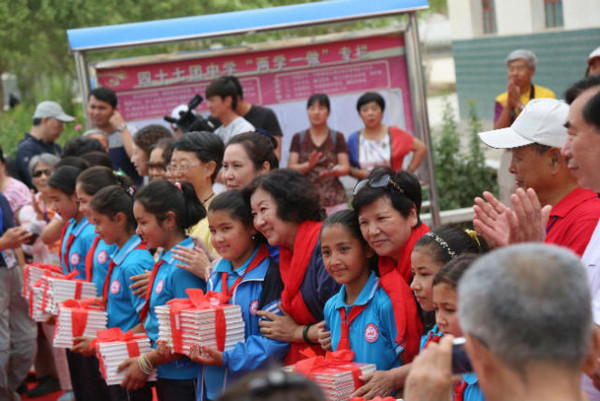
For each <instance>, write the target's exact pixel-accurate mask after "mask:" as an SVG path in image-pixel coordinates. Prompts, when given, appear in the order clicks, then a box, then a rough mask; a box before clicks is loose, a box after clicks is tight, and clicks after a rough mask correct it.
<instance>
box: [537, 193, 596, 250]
mask: <svg viewBox="0 0 600 401" xmlns="http://www.w3.org/2000/svg"><path fill="white" fill-rule="evenodd" d="M598 219H600V198H598V194H597V193H596V192H594V191H591V190H589V189H583V188H577V189H574V190H573V191H571V192H570V193H569V194H568V195H567V196H565V197H564V198H562V199H561V200H560V201H559V202H558V203H557V204H556V205H554V207H553V208H552V210H551V211H550V219H549V220H548V225H547V226H546V241H545V242H546V243H548V244H555V245H560V246H564V247H566V248H569V249H570V250H572V251H573V252H575V253H576V254H578V255H579V256H581V255H583V252H584V251H585V248H586V247H587V244H588V242H589V241H590V238H591V237H592V234H593V232H594V229H595V228H596V225H597V224H598Z"/></svg>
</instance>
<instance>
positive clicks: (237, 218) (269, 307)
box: [190, 189, 289, 400]
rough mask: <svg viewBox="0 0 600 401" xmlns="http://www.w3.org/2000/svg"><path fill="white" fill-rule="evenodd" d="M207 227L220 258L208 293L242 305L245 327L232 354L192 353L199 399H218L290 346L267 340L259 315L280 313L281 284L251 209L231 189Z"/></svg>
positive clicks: (216, 202) (215, 203) (277, 359)
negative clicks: (198, 365) (276, 281)
mask: <svg viewBox="0 0 600 401" xmlns="http://www.w3.org/2000/svg"><path fill="white" fill-rule="evenodd" d="M208 224H209V229H210V233H211V242H212V245H213V247H214V248H215V249H216V250H217V252H218V253H219V254H220V255H221V256H222V259H220V260H219V261H218V262H217V264H216V266H215V267H214V270H213V273H212V276H211V278H210V281H209V283H208V289H209V290H211V291H218V292H221V293H222V294H224V295H225V296H226V297H228V298H229V300H228V303H229V304H233V305H239V306H240V307H241V309H242V317H243V319H244V322H245V333H244V334H245V342H243V343H238V344H237V345H236V346H235V347H234V348H233V349H230V350H227V351H223V352H220V351H219V350H217V349H212V348H205V349H203V350H200V349H197V348H196V349H194V350H193V351H192V353H191V356H190V357H191V359H192V360H194V361H196V362H199V363H202V364H203V366H202V368H201V373H200V375H199V376H198V400H202V399H209V400H214V399H216V398H217V397H218V395H219V394H220V393H221V392H222V391H223V390H225V388H226V387H227V386H228V385H230V384H231V383H232V382H233V381H234V380H235V379H236V378H239V377H240V376H241V375H242V374H244V373H248V372H251V371H253V370H256V369H261V368H264V367H265V366H266V365H267V363H268V362H281V361H282V360H283V358H284V356H285V354H286V353H287V351H288V349H289V344H288V343H285V342H281V341H277V340H271V339H268V338H265V337H263V335H262V334H261V332H260V327H259V325H258V322H259V319H260V317H259V316H258V315H257V314H256V311H257V310H265V311H268V312H271V313H279V314H280V312H279V307H278V305H277V304H278V301H279V300H280V298H281V291H282V289H283V284H282V283H281V281H280V280H279V285H273V281H272V280H271V278H272V277H273V275H275V276H276V277H278V276H279V266H278V265H277V264H276V263H275V262H274V261H273V260H272V259H271V256H270V254H269V251H268V249H267V248H266V246H265V244H264V241H263V238H262V235H260V234H258V233H257V231H256V229H255V228H254V226H253V223H252V215H251V210H250V205H248V204H247V203H246V202H244V199H243V197H242V194H241V191H239V190H236V189H232V190H229V191H227V192H224V193H222V194H220V195H218V196H217V197H216V198H215V199H214V200H213V201H212V203H211V205H210V209H209V212H208Z"/></svg>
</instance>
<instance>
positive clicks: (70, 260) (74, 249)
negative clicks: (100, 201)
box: [46, 166, 108, 401]
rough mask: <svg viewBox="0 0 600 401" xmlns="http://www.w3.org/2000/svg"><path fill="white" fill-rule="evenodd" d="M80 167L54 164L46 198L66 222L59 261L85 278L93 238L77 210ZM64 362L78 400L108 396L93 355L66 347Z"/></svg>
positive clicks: (67, 270)
mask: <svg viewBox="0 0 600 401" xmlns="http://www.w3.org/2000/svg"><path fill="white" fill-rule="evenodd" d="M79 172H80V170H79V169H77V168H75V167H71V166H62V167H59V168H57V169H56V170H55V171H54V173H53V174H52V176H50V179H49V180H48V186H49V188H48V190H47V193H46V196H47V199H48V201H49V202H50V204H51V205H52V208H53V209H54V210H56V212H57V213H58V214H59V215H60V216H61V217H62V218H63V219H64V220H67V223H66V225H65V227H64V229H63V234H62V240H61V245H60V255H59V256H60V263H61V266H62V268H63V272H64V273H65V274H68V273H71V272H77V275H76V277H75V278H80V279H84V280H85V279H86V272H85V256H86V254H87V251H88V250H89V248H90V246H91V244H92V242H93V239H94V226H93V225H91V224H90V222H89V221H88V219H87V217H85V215H84V213H83V212H82V211H81V210H79V204H78V201H77V195H76V194H75V183H76V180H77V176H78V175H79ZM67 362H68V364H69V373H70V375H71V384H72V386H73V393H74V395H75V399H76V400H77V401H83V400H85V401H87V400H90V401H96V400H98V401H103V400H106V399H108V387H107V386H106V383H105V382H104V380H103V379H102V376H101V375H100V370H99V364H98V360H97V359H96V357H95V356H84V355H80V354H77V353H74V352H72V351H71V350H69V349H67Z"/></svg>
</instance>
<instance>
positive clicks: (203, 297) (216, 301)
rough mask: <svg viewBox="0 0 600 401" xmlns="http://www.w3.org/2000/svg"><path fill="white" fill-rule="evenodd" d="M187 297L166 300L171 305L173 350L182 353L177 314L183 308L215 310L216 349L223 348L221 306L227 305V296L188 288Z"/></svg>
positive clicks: (223, 314) (224, 335)
mask: <svg viewBox="0 0 600 401" xmlns="http://www.w3.org/2000/svg"><path fill="white" fill-rule="evenodd" d="M185 292H186V293H187V294H188V296H189V298H175V299H172V300H170V301H168V302H167V304H168V305H170V306H171V309H170V313H169V315H170V319H171V336H172V338H173V351H175V352H177V353H179V354H182V353H183V338H182V335H181V322H180V317H179V314H180V312H181V311H182V310H184V309H188V310H189V309H192V310H193V309H201V310H203V309H214V310H215V337H216V340H217V349H218V350H219V351H223V350H224V349H225V338H226V337H227V324H226V322H225V312H224V311H223V306H225V305H227V302H228V301H229V297H228V296H226V295H225V294H222V293H220V292H215V291H208V292H206V294H205V293H204V291H202V290H201V289H197V288H188V289H187V290H185Z"/></svg>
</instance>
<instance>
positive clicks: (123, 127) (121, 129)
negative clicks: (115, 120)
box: [116, 124, 127, 133]
mask: <svg viewBox="0 0 600 401" xmlns="http://www.w3.org/2000/svg"><path fill="white" fill-rule="evenodd" d="M125 128H127V125H125V124H121V125H119V126H118V127H117V129H116V131H117V132H119V133H121V132H123V130H124V129H125Z"/></svg>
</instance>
